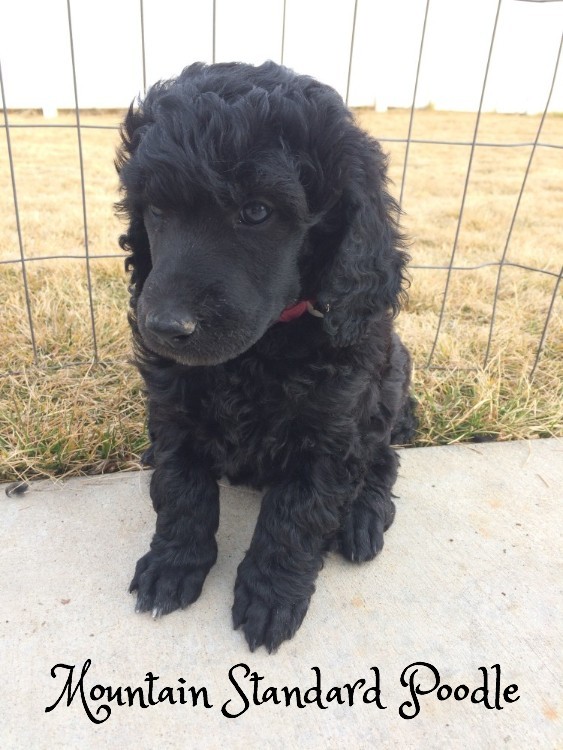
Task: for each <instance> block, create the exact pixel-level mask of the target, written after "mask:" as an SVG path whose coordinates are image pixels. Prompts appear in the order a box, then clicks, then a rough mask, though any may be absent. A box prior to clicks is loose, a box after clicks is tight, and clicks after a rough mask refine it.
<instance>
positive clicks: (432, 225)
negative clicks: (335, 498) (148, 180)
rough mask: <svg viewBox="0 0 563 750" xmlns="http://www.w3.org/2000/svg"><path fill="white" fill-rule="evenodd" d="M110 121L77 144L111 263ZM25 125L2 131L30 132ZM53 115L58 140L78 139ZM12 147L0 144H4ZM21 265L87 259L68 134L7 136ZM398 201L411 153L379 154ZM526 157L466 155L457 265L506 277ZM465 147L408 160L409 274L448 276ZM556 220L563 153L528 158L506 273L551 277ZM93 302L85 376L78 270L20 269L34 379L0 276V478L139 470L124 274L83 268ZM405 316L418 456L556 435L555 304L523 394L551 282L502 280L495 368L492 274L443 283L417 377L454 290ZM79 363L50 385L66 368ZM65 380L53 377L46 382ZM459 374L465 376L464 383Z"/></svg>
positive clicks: (559, 136)
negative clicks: (428, 450)
mask: <svg viewBox="0 0 563 750" xmlns="http://www.w3.org/2000/svg"><path fill="white" fill-rule="evenodd" d="M408 117H409V113H408V112H404V111H390V112H388V113H382V114H378V113H374V112H371V111H367V110H364V111H360V112H358V118H359V120H360V122H361V123H362V124H363V126H364V127H366V128H367V129H369V130H370V131H371V132H372V133H373V134H374V135H376V136H379V137H381V138H404V137H406V134H407V129H408ZM118 120H119V115H117V114H115V113H109V114H98V115H96V114H83V117H82V124H83V125H88V124H104V125H110V126H112V128H111V129H109V130H89V129H84V130H83V131H82V139H83V149H84V166H85V178H86V198H87V213H88V236H89V248H90V252H91V253H92V254H111V253H117V252H118V248H117V243H116V237H117V236H118V234H119V233H120V231H121V229H122V228H121V226H120V224H119V222H118V220H117V219H116V218H115V216H114V215H113V209H112V204H113V201H114V200H115V199H116V197H117V193H116V189H117V178H116V175H115V172H114V169H113V155H114V149H115V145H116V141H117V133H116V130H115V129H113V126H116V125H117V122H118ZM42 122H43V120H42V118H41V117H40V116H39V115H35V114H32V113H28V114H18V115H15V114H14V115H12V117H11V123H12V124H17V123H21V124H34V123H35V124H37V123H42ZM73 122H74V119H73V116H72V115H62V116H60V117H59V118H58V119H57V120H56V121H54V123H55V124H65V123H66V124H72V123H73ZM474 122H475V115H472V114H463V113H441V112H433V111H418V112H416V115H415V119H414V129H413V134H412V135H413V138H415V139H435V140H436V139H439V140H440V139H443V140H456V141H460V140H461V141H471V139H472V136H473V127H474ZM538 122H539V118H537V117H526V116H518V115H483V118H482V121H481V128H480V132H479V140H480V141H487V142H500V143H513V142H523V141H526V142H529V141H532V140H533V138H534V135H535V131H536V129H537V125H538ZM3 137H4V135H3V134H2V133H0V140H2V138H3ZM11 139H12V149H13V154H14V162H15V170H16V180H17V188H18V199H19V207H20V214H21V222H22V234H23V240H24V245H25V253H26V256H27V257H28V258H38V257H41V256H51V255H60V256H68V255H81V254H83V248H84V231H83V223H82V202H81V193H80V172H79V164H78V150H77V140H76V132H75V131H74V130H73V129H65V128H49V129H43V128H34V129H28V128H26V129H19V128H14V129H12V130H11ZM541 141H543V142H551V143H558V144H562V143H563V117H561V116H555V115H554V116H550V117H548V118H547V120H546V122H545V125H544V130H543V133H542V137H541ZM384 145H385V147H386V149H387V150H388V151H389V152H390V154H391V167H390V170H391V177H392V179H393V180H394V182H395V192H396V193H397V195H398V192H399V188H400V179H401V174H402V166H403V160H404V152H405V146H404V144H395V143H385V144H384ZM529 153H530V149H529V148H518V149H506V148H499V147H486V148H478V149H477V150H476V151H475V156H474V161H473V168H472V173H471V179H470V182H469V190H468V194H467V199H466V204H465V212H464V219H463V223H462V226H461V232H460V235H459V243H458V250H457V254H456V261H455V262H456V265H459V266H465V265H474V264H478V263H483V262H491V261H498V260H499V259H500V257H501V254H502V251H503V249H504V245H505V241H506V236H507V232H508V228H509V225H510V222H511V219H512V214H513V211H514V207H515V203H516V199H517V196H518V192H519V190H520V185H521V183H522V178H523V174H524V170H525V167H526V164H527V161H528V157H529ZM468 158H469V147H463V146H441V145H434V144H416V143H413V144H412V145H411V149H410V155H409V165H408V172H407V181H406V190H405V195H404V202H403V208H404V210H405V217H404V222H403V223H404V226H405V229H406V231H407V232H408V234H409V235H410V236H411V238H412V245H411V254H412V258H413V264H414V265H429V264H434V265H443V264H447V263H448V261H449V257H450V253H451V248H452V244H453V240H454V236H455V232H456V227H457V221H458V214H459V207H460V202H461V195H462V190H463V184H464V180H465V175H466V170H467V162H468ZM561 205H563V150H560V149H538V150H537V151H536V154H535V157H534V161H533V164H532V169H531V171H530V175H529V178H528V183H527V186H526V190H525V192H524V196H523V199H522V203H521V206H520V210H519V213H518V218H517V221H516V223H515V226H514V231H513V235H512V239H511V242H510V247H509V252H508V258H507V259H508V260H509V261H511V262H514V263H521V264H524V265H530V266H533V267H536V268H542V269H545V270H549V271H552V272H553V273H555V274H557V273H559V270H560V268H561V263H562V262H563V259H562V253H561ZM18 257H19V250H18V242H17V233H16V226H15V221H14V211H13V202H12V192H11V184H10V173H9V169H8V165H7V155H6V148H5V145H4V144H3V143H0V260H5V259H11V258H18ZM91 268H92V278H93V302H94V315H95V322H96V334H97V344H98V353H99V357H100V359H101V360H102V361H103V362H104V364H99V365H95V366H92V365H90V364H88V363H89V362H90V361H91V359H92V330H91V324H90V312H89V302H88V291H87V280H86V272H85V264H84V261H80V260H57V261H35V262H30V263H28V264H27V274H28V280H29V288H30V295H31V305H32V312H33V322H34V330H35V337H36V344H37V350H38V358H39V362H38V365H39V366H37V367H36V366H34V365H33V352H32V348H31V340H30V333H29V326H28V322H27V313H26V308H25V297H24V293H23V284H22V271H21V267H20V266H19V265H0V294H1V299H2V329H1V330H2V347H1V352H2V355H1V360H0V373H6V372H16V373H18V374H13V375H9V376H7V377H4V378H2V379H1V380H0V460H1V468H0V479H12V478H15V477H21V476H40V475H46V474H49V475H58V476H60V475H68V474H76V473H81V472H88V471H93V472H99V471H111V470H116V469H118V468H128V467H131V466H135V465H136V462H137V457H138V454H139V452H140V451H141V450H142V448H143V445H144V443H145V437H144V413H143V411H144V410H143V404H142V398H140V392H141V384H140V381H139V378H138V376H137V374H136V373H135V371H134V369H133V368H132V367H131V366H130V365H129V364H128V363H127V357H128V355H129V351H130V346H129V336H128V331H127V325H126V309H127V280H126V278H125V274H124V273H123V266H122V262H121V261H118V260H93V261H92V263H91ZM411 275H412V287H411V291H410V301H409V305H408V309H407V311H406V313H404V314H403V315H401V316H400V317H399V321H398V325H399V328H400V331H401V333H402V335H403V337H404V339H405V341H406V342H407V343H408V345H409V347H410V348H411V350H412V351H413V353H414V358H415V362H416V372H415V391H416V394H417V396H418V398H419V400H420V417H421V426H420V431H419V435H418V443H419V444H421V445H426V444H432V443H446V442H452V441H458V440H466V439H471V438H472V437H474V436H475V435H483V434H488V435H491V436H494V437H496V438H498V439H502V440H508V439H514V438H526V437H536V436H545V435H554V434H562V433H563V398H562V396H563V393H562V386H561V383H562V377H561V376H562V374H563V347H562V343H561V336H560V331H561V323H562V310H561V300H560V299H559V300H558V301H557V303H556V306H555V310H554V313H553V317H552V320H551V324H550V328H549V330H548V337H547V340H546V345H545V350H544V352H543V354H542V358H541V361H540V364H539V366H538V368H537V370H536V374H535V378H534V380H533V382H530V380H529V377H528V375H529V372H530V369H531V366H532V364H533V360H534V357H535V354H536V351H537V347H538V345H539V341H540V336H541V332H542V328H543V324H544V320H545V315H546V313H547V308H548V305H549V302H550V299H551V295H552V292H553V289H554V285H555V278H554V277H551V276H545V275H543V274H539V273H532V272H529V271H524V270H520V269H517V268H506V269H505V270H504V271H503V275H502V281H501V289H500V295H499V304H498V310H497V322H496V325H495V334H494V338H493V346H492V349H491V358H490V361H489V362H488V364H487V366H486V367H485V368H482V367H481V366H480V365H481V363H482V361H483V356H484V352H485V349H486V345H487V338H488V332H489V322H490V315H491V307H492V302H493V297H494V289H495V283H496V275H497V269H496V268H494V267H493V268H485V269H480V270H476V271H463V272H462V271H459V272H454V273H453V274H452V278H451V283H450V290H449V294H448V299H447V304H446V316H445V319H444V324H443V328H442V332H441V336H440V339H439V342H438V346H437V348H436V353H435V359H434V362H433V364H434V365H437V366H438V367H440V368H443V369H431V370H428V369H426V368H425V364H426V361H427V358H428V354H429V352H430V349H431V347H432V342H433V340H434V334H435V330H436V323H437V315H438V311H439V308H440V304H441V300H442V294H443V289H444V282H445V277H446V274H445V272H444V271H430V270H416V269H415V270H413V271H412V273H411ZM77 362H78V363H86V364H80V365H77V366H72V367H63V368H59V366H60V365H67V364H75V363H77ZM53 368H59V369H53ZM465 368H472V369H471V370H467V369H465Z"/></svg>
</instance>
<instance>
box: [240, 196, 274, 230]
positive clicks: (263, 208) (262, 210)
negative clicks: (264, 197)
mask: <svg viewBox="0 0 563 750" xmlns="http://www.w3.org/2000/svg"><path fill="white" fill-rule="evenodd" d="M271 213H272V209H271V208H270V206H267V205H266V204H265V203H262V202H261V201H248V203H245V204H244V206H243V207H242V208H241V210H240V213H239V219H240V221H241V222H242V223H243V224H251V225H255V224H262V222H264V221H266V219H268V218H269V217H270V215H271Z"/></svg>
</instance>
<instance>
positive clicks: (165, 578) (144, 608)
mask: <svg viewBox="0 0 563 750" xmlns="http://www.w3.org/2000/svg"><path fill="white" fill-rule="evenodd" d="M208 570H209V568H208V567H203V568H194V567H193V566H191V565H176V564H174V563H169V562H166V561H164V560H163V559H162V557H160V556H159V555H157V554H156V553H155V552H154V551H152V550H151V551H150V552H147V554H146V555H144V556H143V557H141V559H140V560H139V562H138V563H137V567H136V568H135V575H134V576H133V580H132V581H131V585H130V586H129V591H130V592H131V593H132V592H134V591H136V592H137V604H136V606H135V611H136V612H151V613H152V616H153V617H154V618H157V617H161V616H162V615H167V614H168V613H169V612H173V611H174V610H175V609H183V608H184V607H187V606H188V604H192V602H195V600H196V599H197V598H198V596H199V595H200V594H201V589H202V587H203V582H204V581H205V577H206V576H207V573H208Z"/></svg>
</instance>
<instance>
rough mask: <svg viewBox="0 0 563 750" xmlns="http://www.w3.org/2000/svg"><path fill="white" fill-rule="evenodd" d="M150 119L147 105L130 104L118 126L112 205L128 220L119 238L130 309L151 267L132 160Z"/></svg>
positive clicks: (139, 179)
mask: <svg viewBox="0 0 563 750" xmlns="http://www.w3.org/2000/svg"><path fill="white" fill-rule="evenodd" d="M149 122H150V115H149V112H148V108H147V107H146V106H145V107H144V108H143V106H142V105H140V106H139V108H138V109H135V108H134V105H133V104H131V106H130V107H129V111H128V113H127V115H126V117H125V120H124V121H123V124H122V126H121V129H120V135H121V145H120V147H119V148H118V150H117V155H116V159H115V167H116V169H117V172H118V174H119V178H120V182H121V192H122V196H123V197H122V199H121V200H120V201H119V203H116V204H115V208H116V211H117V213H118V214H121V215H123V216H124V217H126V219H127V220H128V222H129V226H128V229H127V231H126V232H125V233H124V234H122V235H121V237H120V238H119V246H120V247H121V249H122V250H126V251H128V252H129V253H130V255H129V256H128V257H127V258H126V259H125V270H126V271H131V285H130V287H129V291H130V293H131V300H130V303H131V307H133V308H135V306H136V303H137V299H138V297H139V295H140V294H141V291H142V289H143V284H144V283H145V280H146V278H147V276H148V275H149V273H150V271H151V268H152V262H151V255H150V246H149V238H148V235H147V232H146V229H145V223H144V220H143V208H142V200H141V196H142V192H143V179H142V176H141V172H140V170H139V168H138V165H137V164H136V163H135V152H136V150H137V148H138V146H139V143H140V142H141V138H142V135H143V132H144V131H145V130H146V126H147V124H148V123H149Z"/></svg>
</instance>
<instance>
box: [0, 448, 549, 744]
mask: <svg viewBox="0 0 563 750" xmlns="http://www.w3.org/2000/svg"><path fill="white" fill-rule="evenodd" d="M148 477H149V473H148V472H143V473H130V474H122V475H112V476H107V477H95V478H89V479H77V480H71V481H68V482H65V483H61V484H54V483H51V482H38V483H36V484H33V485H32V486H31V489H30V490H29V491H28V492H27V493H26V494H25V495H22V496H19V497H11V498H9V497H7V496H6V495H5V492H4V489H5V487H1V486H0V493H1V494H0V580H1V586H0V607H1V609H0V666H1V670H2V684H1V687H0V711H1V717H0V747H1V748H2V749H3V750H6V749H8V748H31V749H35V748H49V749H51V748H59V747H61V748H77V747H81V748H86V749H87V750H89V749H90V748H104V750H105V749H106V748H113V747H119V748H124V749H128V748H135V749H136V748H140V749H141V750H143V749H144V748H155V747H166V748H224V747H228V748H229V749H230V748H245V749H246V748H261V749H264V750H265V749H266V748H297V747H299V748H342V747H350V748H372V747H374V748H396V747H397V748H399V747H401V748H402V747H404V748H418V747H424V748H448V749H449V748H480V749H484V748H499V747H507V748H541V749H542V750H544V749H546V748H555V747H563V729H562V722H561V715H562V711H563V706H562V700H561V698H562V684H563V670H562V653H563V651H562V639H561V633H562V625H561V623H562V608H561V581H562V577H561V567H562V566H561V543H560V542H561V521H562V515H563V514H562V512H561V499H562V488H563V443H562V442H561V441H556V440H538V441H534V442H529V443H528V442H520V443H505V444H486V445H474V446H452V447H441V448H420V449H411V450H406V451H402V461H401V474H400V480H399V482H398V485H397V488H396V493H397V495H398V496H399V498H398V500H397V508H398V510H397V517H396V520H395V524H394V525H393V527H392V528H391V529H390V531H389V532H388V533H387V535H386V537H385V539H386V545H385V549H384V550H383V553H382V554H381V556H380V557H379V558H378V559H376V560H375V561H374V562H373V563H370V564H367V565H363V566H359V567H356V566H354V565H352V564H350V563H347V562H345V561H344V560H342V559H341V558H340V557H338V556H336V555H331V556H329V558H328V559H327V561H326V565H325V567H324V569H323V570H322V572H321V574H320V576H319V581H318V586H317V593H316V594H315V596H314V597H313V601H312V604H311V607H310V610H309V614H308V615H307V617H306V619H305V622H304V623H303V626H302V627H301V629H300V630H299V632H298V633H297V635H296V636H295V638H294V639H293V640H292V641H290V642H288V643H285V644H284V645H282V647H281V648H280V650H279V651H278V653H277V654H275V655H272V656H269V655H268V654H267V653H266V652H265V651H264V649H260V650H259V651H257V652H255V653H254V654H252V653H250V652H249V651H248V648H247V646H246V643H245V641H244V639H243V636H242V635H241V633H239V632H235V631H233V630H232V629H231V623H230V607H231V603H232V590H233V584H234V579H235V574H236V568H237V565H238V563H239V561H240V560H241V559H242V556H243V554H244V551H245V549H246V548H247V547H248V544H249V541H250V537H251V534H252V529H253V525H254V522H255V519H256V515H257V512H258V507H259V500H260V498H259V495H258V494H256V493H253V492H246V491H241V490H240V489H234V488H231V487H228V486H224V487H222V505H221V526H220V530H219V539H218V541H219V559H218V562H217V565H216V566H215V568H214V569H213V570H212V571H211V573H210V575H209V577H208V579H207V582H206V584H205V587H204V591H203V594H202V596H201V598H200V599H199V601H198V602H196V603H195V604H194V605H193V606H191V607H190V608H189V609H188V610H185V611H183V612H175V613H173V614H171V615H168V616H167V617H165V618H163V619H161V620H159V621H156V622H155V621H153V620H152V619H151V617H150V616H149V615H136V614H135V613H134V599H133V597H132V596H130V595H129V594H128V593H127V587H128V584H129V580H130V578H131V576H132V573H133V569H134V564H135V562H136V560H137V558H138V557H139V556H140V555H142V554H143V553H144V552H145V551H146V550H147V548H148V544H149V541H150V537H151V534H152V531H153V524H154V514H153V511H152V508H151V506H150V501H149V497H148V487H147V482H148ZM420 662H424V663H425V665H422V664H420ZM58 664H59V665H66V666H59V667H56V668H55V669H53V668H54V667H55V666H56V665H58ZM414 664H418V666H411V665H414ZM236 665H246V667H245V666H236ZM494 665H499V666H498V667H495V666H494ZM72 667H74V671H73V672H71V668H72ZM313 667H317V668H318V671H317V670H313V669H312V668H313ZM480 668H483V669H480ZM254 672H256V673H257V675H256V676H253V674H252V673H254ZM147 673H152V677H151V676H150V675H149V676H148V678H147ZM437 673H439V681H440V685H441V687H440V688H438V686H437V685H436V680H437ZM81 675H83V677H82V679H81ZM401 676H403V681H404V682H405V683H406V684H405V685H403V684H401ZM157 677H158V679H157ZM258 677H263V679H258ZM182 680H184V681H185V682H182ZM360 680H364V681H365V682H364V683H362V682H358V681H360ZM485 680H486V682H487V684H486V687H487V691H485V690H484V689H483V688H484V687H485V685H484V682H485ZM67 681H69V683H68V684H69V685H70V682H72V691H73V690H75V689H76V693H75V694H74V699H73V700H72V701H71V704H70V705H69V706H67V698H68V697H69V692H70V691H69V690H68V689H67V691H66V692H65V684H67ZM151 682H152V694H151V695H149V688H150V687H151ZM319 683H320V685H319ZM346 683H349V684H350V685H354V683H357V685H356V686H355V688H354V691H353V698H354V702H353V705H349V704H350V694H351V693H352V688H346V687H345V685H346ZM411 685H412V689H413V690H414V688H415V687H416V685H420V689H421V690H422V691H430V690H431V689H432V688H433V687H434V686H435V685H436V689H434V690H433V691H432V692H427V693H426V694H421V695H418V694H416V695H415V697H414V698H413V697H411ZM446 685H449V686H450V688H451V692H452V694H451V695H450V696H449V697H448V695H449V693H450V690H449V688H447V687H446ZM460 685H464V686H466V687H465V688H463V687H458V686H460ZM96 686H98V687H96ZM108 686H111V689H112V692H113V693H116V691H117V688H119V687H121V688H122V690H121V692H119V691H117V694H116V696H115V697H114V699H113V700H112V701H110V702H109V703H108V691H107V690H103V688H107V687H108ZM284 686H287V687H288V688H299V690H300V696H297V691H294V693H293V694H292V696H291V702H290V705H289V706H286V705H285V696H286V692H287V691H286V692H284V691H283V690H282V688H283V687H284ZM510 686H517V688H515V687H510ZM127 687H130V688H131V689H134V688H137V687H140V688H142V689H143V696H142V697H143V698H144V700H145V705H147V704H149V702H150V700H151V698H152V702H153V703H154V704H155V705H147V707H146V708H143V707H142V706H141V705H140V697H141V696H140V691H138V692H137V693H136V694H135V695H134V696H133V703H134V705H133V706H129V705H128V703H127V700H128V693H127V690H126V689H125V688H127ZM190 687H193V688H195V689H198V690H199V689H201V690H200V692H199V693H198V695H197V704H196V705H195V706H194V705H193V700H192V698H193V697H194V694H195V690H192V691H190ZM166 688H168V690H167V689H166ZM255 688H256V698H255V697H254V694H253V691H254V689H255ZM268 688H275V690H274V689H270V690H268ZM309 688H313V689H312V690H309V692H308V693H307V692H306V691H307V690H308V689H309ZM316 688H320V689H318V690H317V689H316ZM335 688H340V689H339V690H338V689H335ZM479 688H481V689H480V690H479ZM81 690H83V695H84V698H82V696H81ZM475 690H476V691H477V692H475V693H474V692H473V691H475ZM454 691H455V692H454ZM472 693H473V696H472ZM466 694H467V697H465V698H464V696H465V695H466ZM182 696H183V699H184V701H185V702H184V703H182V702H181V698H182ZM454 696H455V697H454ZM59 697H60V698H61V699H60V701H59V702H58V703H57V700H58V699H59ZM268 697H269V698H270V700H269V701H266V702H262V701H263V700H264V698H268ZM298 697H300V698H301V705H302V706H303V707H299V706H298V705H297V698H298ZM456 697H457V699H456ZM472 697H473V702H472ZM118 698H121V703H124V704H125V705H119V703H118ZM159 698H160V702H158V701H159ZM274 698H277V700H278V701H280V703H278V704H276V703H275V702H274ZM171 699H172V700H175V701H176V702H175V703H171ZM204 699H205V701H206V704H205V702H204ZM515 699H517V700H515ZM339 700H340V702H339ZM417 701H418V702H419V703H420V705H419V707H418V708H419V711H418V713H417V715H416V716H414V718H409V717H412V716H413V714H415V713H416V710H417ZM55 703H57V705H56V706H55V708H53V710H51V711H49V712H46V711H45V709H46V708H47V707H50V706H52V705H53V704H55ZM104 705H106V706H107V708H104ZM488 706H490V707H488ZM89 714H90V715H89ZM237 714H238V716H236V718H234V716H235V715H237ZM100 720H104V721H102V722H101V723H96V722H100Z"/></svg>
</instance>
